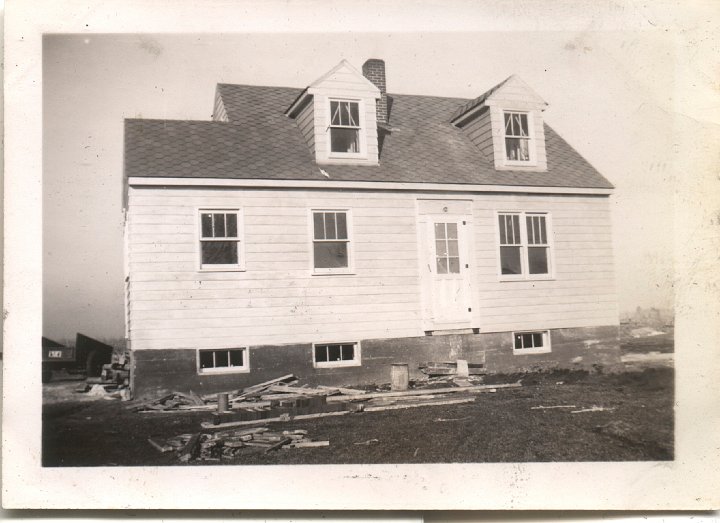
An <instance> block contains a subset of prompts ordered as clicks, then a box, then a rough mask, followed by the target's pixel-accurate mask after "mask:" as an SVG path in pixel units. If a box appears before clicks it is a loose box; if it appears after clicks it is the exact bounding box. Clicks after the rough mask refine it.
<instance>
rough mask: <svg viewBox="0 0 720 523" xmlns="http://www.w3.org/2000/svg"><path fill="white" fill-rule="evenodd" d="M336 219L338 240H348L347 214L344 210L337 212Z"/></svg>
mask: <svg viewBox="0 0 720 523" xmlns="http://www.w3.org/2000/svg"><path fill="white" fill-rule="evenodd" d="M335 220H336V223H337V237H338V240H347V237H348V234H347V216H346V215H345V213H344V212H338V213H335Z"/></svg>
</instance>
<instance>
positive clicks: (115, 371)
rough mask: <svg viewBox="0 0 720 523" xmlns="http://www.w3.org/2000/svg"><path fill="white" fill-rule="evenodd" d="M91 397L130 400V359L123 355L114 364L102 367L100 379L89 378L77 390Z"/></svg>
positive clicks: (106, 364)
mask: <svg viewBox="0 0 720 523" xmlns="http://www.w3.org/2000/svg"><path fill="white" fill-rule="evenodd" d="M76 392H84V393H87V394H88V395H90V396H101V397H103V398H106V399H122V400H125V401H128V400H129V399H130V358H129V357H128V356H127V355H126V354H123V355H122V356H120V357H119V358H117V360H116V361H114V362H112V363H105V364H103V366H102V370H101V371H100V376H99V377H88V378H86V379H85V383H84V384H83V385H82V386H81V387H80V388H78V389H77V390H76Z"/></svg>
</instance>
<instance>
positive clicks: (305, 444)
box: [282, 440, 330, 449]
mask: <svg viewBox="0 0 720 523" xmlns="http://www.w3.org/2000/svg"><path fill="white" fill-rule="evenodd" d="M329 446H330V442H329V441H327V440H325V441H296V442H293V443H288V444H287V445H283V447H282V448H284V449H306V448H312V447H329Z"/></svg>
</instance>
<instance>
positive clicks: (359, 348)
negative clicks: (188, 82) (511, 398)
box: [125, 59, 619, 396]
mask: <svg viewBox="0 0 720 523" xmlns="http://www.w3.org/2000/svg"><path fill="white" fill-rule="evenodd" d="M385 85H386V80H385V64H384V62H383V61H382V60H377V59H371V60H368V61H367V62H366V63H365V64H364V65H363V67H362V71H359V70H357V69H356V68H354V67H353V66H352V65H350V64H349V63H347V62H346V61H342V62H340V63H339V64H338V65H337V66H335V67H334V68H332V69H331V70H330V71H329V72H328V73H327V74H325V75H324V76H322V77H321V78H319V79H317V80H316V81H315V82H313V83H311V84H310V85H309V86H307V87H306V88H305V89H299V88H288V87H264V86H263V87H261V86H253V85H230V84H220V85H218V86H217V92H216V96H215V106H214V115H213V119H212V121H171V120H150V119H130V120H126V122H125V180H126V186H127V193H126V197H127V201H126V208H127V227H126V245H127V249H126V250H127V260H126V261H127V268H128V272H127V335H128V340H129V344H130V348H131V351H132V356H133V372H132V383H133V388H134V391H135V394H136V395H137V396H144V395H149V394H155V393H158V392H160V391H163V390H184V389H192V390H194V391H213V390H223V389H225V390H227V389H229V388H236V387H240V386H242V385H245V384H252V383H257V382H261V381H264V380H266V379H270V378H274V377H277V376H279V375H282V374H286V373H289V372H292V373H295V374H296V375H297V376H298V377H301V378H302V379H303V380H304V381H305V382H307V383H320V384H343V383H344V384H360V383H366V382H387V381H389V379H390V367H391V364H392V363H399V362H404V363H408V364H409V366H410V370H411V373H414V372H417V368H418V364H420V363H422V362H428V361H429V362H445V361H450V362H452V361H455V360H457V359H465V360H468V361H469V362H470V363H478V364H479V363H482V364H484V365H485V368H486V369H487V372H490V373H492V372H509V371H520V370H532V369H540V368H548V367H565V368H571V369H572V368H592V367H593V366H595V367H596V368H597V366H602V367H603V368H606V369H609V368H611V367H613V366H615V365H616V364H617V363H618V361H619V360H618V354H619V353H618V344H617V329H618V313H617V295H616V288H615V281H614V267H613V248H612V238H611V226H610V222H611V219H610V205H609V199H610V196H611V194H612V190H613V187H612V185H611V184H610V183H609V182H608V180H606V179H605V178H604V177H603V176H602V175H600V174H599V173H598V172H597V171H596V170H595V169H594V168H593V167H592V166H591V165H590V164H589V163H588V162H587V161H586V160H584V159H583V158H582V157H581V156H580V155H579V154H578V153H577V152H576V151H575V150H574V149H573V148H572V147H571V146H570V145H569V144H568V143H567V142H566V141H565V140H564V139H562V138H561V137H560V136H558V135H557V134H556V133H555V131H553V130H552V129H551V128H550V127H548V125H547V124H545V122H544V121H543V110H544V109H545V107H546V105H547V104H546V103H545V102H544V101H543V100H542V98H540V96H538V94H536V93H535V92H534V91H533V90H532V89H531V88H530V87H529V86H528V85H526V84H525V83H524V82H523V81H522V80H521V79H520V78H518V77H517V76H511V77H510V78H508V79H507V80H505V81H503V82H502V83H500V84H499V85H496V86H495V87H493V88H492V89H490V90H489V91H487V92H485V93H484V94H482V95H481V96H479V97H478V98H476V99H474V100H465V99H457V98H445V97H438V96H414V95H400V94H397V95H396V94H388V93H386V89H385ZM585 139H587V137H575V140H576V141H579V140H585Z"/></svg>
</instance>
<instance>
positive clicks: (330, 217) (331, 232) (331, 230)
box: [324, 212, 337, 240]
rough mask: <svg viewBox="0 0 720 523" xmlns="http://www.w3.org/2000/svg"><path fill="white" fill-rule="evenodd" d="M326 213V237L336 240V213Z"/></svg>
mask: <svg viewBox="0 0 720 523" xmlns="http://www.w3.org/2000/svg"><path fill="white" fill-rule="evenodd" d="M324 214H325V239H326V240H336V239H337V232H336V231H335V213H334V212H326V213H324Z"/></svg>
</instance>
